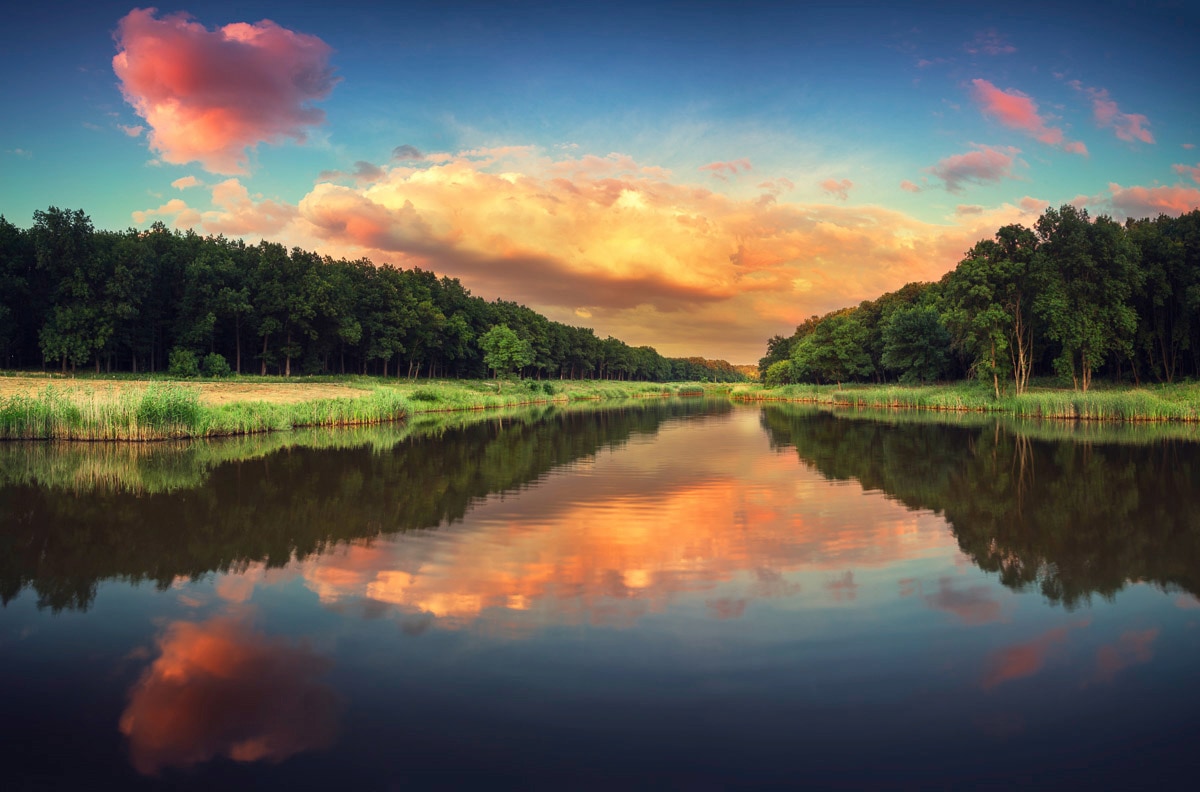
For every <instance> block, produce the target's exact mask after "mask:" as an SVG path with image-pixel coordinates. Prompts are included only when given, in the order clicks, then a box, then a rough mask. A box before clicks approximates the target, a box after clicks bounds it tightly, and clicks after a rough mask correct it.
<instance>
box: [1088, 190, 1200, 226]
mask: <svg viewBox="0 0 1200 792" xmlns="http://www.w3.org/2000/svg"><path fill="white" fill-rule="evenodd" d="M1086 200H1087V203H1088V205H1091V206H1096V207H1099V208H1101V209H1102V210H1104V209H1106V210H1107V211H1108V213H1109V214H1111V215H1112V216H1113V217H1114V218H1116V219H1117V220H1125V219H1127V218H1131V217H1132V218H1140V217H1157V216H1158V215H1160V214H1167V215H1172V216H1175V215H1181V214H1184V213H1186V212H1190V211H1192V210H1193V209H1200V189H1196V188H1194V187H1137V186H1134V187H1122V186H1121V185H1119V184H1115V183H1113V184H1109V185H1108V193H1107V194H1104V193H1101V194H1099V195H1094V196H1088V197H1086Z"/></svg>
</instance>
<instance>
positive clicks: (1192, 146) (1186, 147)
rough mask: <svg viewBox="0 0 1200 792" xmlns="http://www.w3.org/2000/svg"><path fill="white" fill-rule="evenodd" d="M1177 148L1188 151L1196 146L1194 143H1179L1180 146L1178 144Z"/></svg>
mask: <svg viewBox="0 0 1200 792" xmlns="http://www.w3.org/2000/svg"><path fill="white" fill-rule="evenodd" d="M1179 147H1180V148H1185V149H1189V150H1190V149H1194V148H1196V144H1195V143H1180V144H1179Z"/></svg>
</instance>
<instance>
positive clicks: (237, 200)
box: [203, 179, 297, 237]
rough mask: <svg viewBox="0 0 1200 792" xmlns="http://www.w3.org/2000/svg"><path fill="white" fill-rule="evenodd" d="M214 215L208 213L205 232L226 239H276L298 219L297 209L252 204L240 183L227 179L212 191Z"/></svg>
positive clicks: (265, 202) (272, 203)
mask: <svg viewBox="0 0 1200 792" xmlns="http://www.w3.org/2000/svg"><path fill="white" fill-rule="evenodd" d="M212 203H213V206H214V207H216V208H215V209H214V210H213V211H209V212H205V213H204V221H203V222H204V230H205V231H207V232H208V233H210V234H225V235H226V236H246V235H255V236H258V235H261V236H264V237H273V236H275V235H276V234H278V233H279V232H280V231H281V230H282V229H283V228H284V226H286V225H287V224H288V223H289V222H291V221H292V219H293V218H295V217H296V214H297V211H296V207H294V206H292V205H291V204H286V203H279V202H277V201H270V200H263V199H262V198H259V199H258V200H251V198H250V192H249V190H247V189H246V188H245V187H244V186H243V185H242V183H241V182H239V181H238V180H237V179H226V180H225V181H223V182H221V183H220V184H217V185H215V186H214V187H213V188H212Z"/></svg>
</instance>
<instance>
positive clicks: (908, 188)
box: [900, 179, 921, 193]
mask: <svg viewBox="0 0 1200 792" xmlns="http://www.w3.org/2000/svg"><path fill="white" fill-rule="evenodd" d="M900 189H901V190H904V191H905V192H910V193H919V192H921V188H920V186H918V185H916V184H914V183H913V182H910V181H909V180H908V179H905V180H904V181H902V182H900Z"/></svg>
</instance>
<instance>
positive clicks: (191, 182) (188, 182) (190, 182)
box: [171, 176, 201, 190]
mask: <svg viewBox="0 0 1200 792" xmlns="http://www.w3.org/2000/svg"><path fill="white" fill-rule="evenodd" d="M171 186H172V187H174V188H175V189H176V190H186V189H188V188H189V187H199V186H201V184H200V180H199V179H197V178H196V177H195V176H183V177H181V178H178V179H176V180H175V181H173V182H171Z"/></svg>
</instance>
